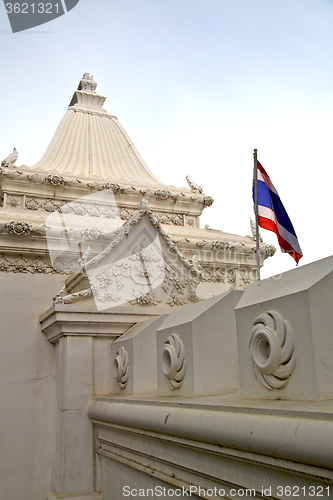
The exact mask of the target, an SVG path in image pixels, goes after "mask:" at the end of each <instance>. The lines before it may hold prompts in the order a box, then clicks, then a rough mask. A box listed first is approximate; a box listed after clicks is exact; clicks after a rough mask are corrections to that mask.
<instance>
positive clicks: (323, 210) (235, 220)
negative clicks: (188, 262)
mask: <svg viewBox="0 0 333 500" xmlns="http://www.w3.org/2000/svg"><path fill="white" fill-rule="evenodd" d="M0 44H1V52H0V54H1V55H0V61H1V67H2V104H1V120H0V137H1V139H0V156H1V159H3V158H4V157H5V156H7V154H8V153H9V152H11V150H12V148H13V147H16V148H17V149H18V151H19V154H20V156H19V160H18V161H17V163H18V164H19V165H20V164H22V163H25V164H26V165H32V164H33V163H35V162H36V161H37V160H38V159H39V158H40V157H41V156H42V154H43V153H44V150H45V149H46V147H47V145H48V143H49V141H50V140H51V137H52V135H53V133H54V131H55V129H56V127H57V125H58V123H59V121H60V119H61V117H62V116H63V114H64V113H65V111H66V108H67V106H68V104H69V101H70V99H71V96H72V94H73V92H74V90H75V89H76V87H77V84H78V82H79V80H80V78H81V76H82V74H83V73H84V72H90V73H92V74H93V75H94V78H95V80H96V81H97V83H98V87H97V91H98V92H99V93H101V94H103V95H105V96H106V97H107V101H106V103H105V106H104V107H105V108H106V109H107V110H108V111H109V112H111V113H113V114H115V115H116V116H118V118H119V120H120V122H121V123H122V124H123V125H124V127H125V128H126V130H127V132H128V133H129V135H130V136H131V138H132V139H133V141H134V143H135V144H136V146H137V148H138V149H139V151H140V153H141V155H142V156H143V157H144V159H145V161H146V162H147V163H148V165H149V167H150V169H151V170H152V171H153V172H154V174H155V175H156V176H157V177H159V178H160V179H161V180H162V181H164V182H166V183H172V184H176V185H180V186H182V185H186V181H185V176H186V175H187V174H189V175H190V177H191V178H192V179H193V180H194V181H196V182H197V183H199V184H200V185H202V186H203V188H204V191H205V193H207V194H209V195H211V196H213V197H214V198H215V203H214V205H213V206H212V207H211V208H207V209H206V210H205V211H204V215H203V217H202V222H201V225H202V226H204V224H209V225H210V227H213V228H217V229H223V230H225V231H228V232H234V233H238V234H249V232H250V226H249V218H250V216H252V201H251V179H252V151H253V149H254V148H258V157H259V159H260V161H261V162H262V164H263V166H264V167H265V168H266V170H267V171H268V173H269V175H270V176H271V179H272V181H273V183H274V184H275V186H276V188H277V190H278V191H279V194H280V196H281V199H282V201H283V203H284V204H285V207H286V209H287V211H288V213H289V216H290V218H291V220H292V222H293V224H294V227H295V230H296V232H297V234H298V237H299V241H300V245H301V247H302V250H303V253H304V257H303V259H301V261H300V265H302V264H305V263H308V262H311V261H313V260H316V259H318V258H322V257H325V256H327V255H331V254H332V253H333V252H332V248H333V245H332V243H333V236H332V232H331V231H330V229H328V224H329V223H330V218H331V212H332V210H331V198H332V193H331V183H332V168H333V159H332V158H333V151H332V128H333V127H332V125H333V123H332V113H333V69H332V54H333V0H177V1H175V0H97V1H95V2H93V1H91V0H80V2H79V4H78V5H77V6H76V7H75V8H74V9H73V10H71V11H70V12H69V13H67V14H66V15H64V16H62V17H60V18H58V19H56V20H54V21H52V22H50V23H48V24H45V25H42V26H39V27H37V28H35V29H32V30H29V31H27V32H22V33H16V34H12V33H11V31H10V25H9V21H8V19H7V17H6V13H5V9H4V7H1V6H0ZM262 234H263V236H264V239H265V241H267V242H272V243H275V244H276V245H277V241H276V238H275V236H274V235H273V234H272V233H269V232H267V231H262ZM278 252H279V251H278ZM266 262H267V264H266V265H265V268H264V272H263V275H264V276H268V275H272V274H275V273H278V272H281V271H284V270H287V269H291V268H293V267H294V263H293V260H292V259H291V257H289V256H288V255H279V256H278V257H274V258H272V259H269V260H268V261H266Z"/></svg>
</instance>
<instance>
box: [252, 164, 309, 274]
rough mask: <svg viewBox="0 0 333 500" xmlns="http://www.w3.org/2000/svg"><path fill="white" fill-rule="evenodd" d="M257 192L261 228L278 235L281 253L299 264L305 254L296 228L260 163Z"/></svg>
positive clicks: (258, 165) (258, 166)
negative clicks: (289, 256) (287, 254)
mask: <svg viewBox="0 0 333 500" xmlns="http://www.w3.org/2000/svg"><path fill="white" fill-rule="evenodd" d="M257 190H258V224H259V226H260V227H262V228H263V229H268V230H269V231H273V232H274V233H276V235H277V237H278V240H279V245H280V247H281V251H282V252H285V253H289V254H290V255H291V256H292V257H293V258H294V259H295V261H296V264H298V261H299V259H300V258H301V257H302V255H303V254H302V250H301V248H300V246H299V243H298V240H297V236H296V233H295V230H294V227H293V225H292V223H291V221H290V219H289V217H288V214H287V212H286V210H285V208H284V206H283V204H282V202H281V200H280V197H279V194H278V192H277V191H276V189H275V187H274V185H273V183H272V181H271V180H270V178H269V176H268V175H267V172H266V171H265V169H264V168H263V166H262V165H261V164H260V163H259V161H257ZM253 199H254V201H255V190H253Z"/></svg>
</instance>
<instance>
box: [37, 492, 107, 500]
mask: <svg viewBox="0 0 333 500" xmlns="http://www.w3.org/2000/svg"><path fill="white" fill-rule="evenodd" d="M46 500H103V495H102V494H101V493H97V492H93V493H80V494H78V495H66V496H62V495H58V493H56V492H55V491H50V493H48V494H47V495H46Z"/></svg>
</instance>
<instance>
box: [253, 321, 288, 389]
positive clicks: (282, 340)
mask: <svg viewBox="0 0 333 500" xmlns="http://www.w3.org/2000/svg"><path fill="white" fill-rule="evenodd" d="M253 324H254V327H253V328H252V331H251V336H250V350H251V356H252V360H253V366H254V372H255V375H256V377H257V379H258V380H259V382H260V383H261V385H263V386H264V387H265V388H266V389H269V390H273V389H281V388H282V387H284V386H285V385H286V384H287V383H288V381H289V377H290V375H291V374H292V372H293V371H294V369H295V365H296V353H295V342H294V334H293V332H292V330H291V328H290V325H289V324H288V322H287V321H284V319H283V318H282V317H281V316H280V314H279V313H277V312H274V311H268V312H267V313H264V314H261V315H260V316H258V318H257V319H256V320H255V321H254V323H253Z"/></svg>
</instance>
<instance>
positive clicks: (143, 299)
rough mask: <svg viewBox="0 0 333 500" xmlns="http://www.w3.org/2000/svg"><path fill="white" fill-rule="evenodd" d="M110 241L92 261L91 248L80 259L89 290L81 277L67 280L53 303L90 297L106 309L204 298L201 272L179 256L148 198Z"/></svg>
mask: <svg viewBox="0 0 333 500" xmlns="http://www.w3.org/2000/svg"><path fill="white" fill-rule="evenodd" d="M109 240H110V243H109V244H108V245H107V246H106V248H104V250H102V251H101V252H100V253H98V254H97V255H95V256H94V257H92V258H89V250H90V249H89V248H88V250H87V251H86V252H85V254H84V255H83V256H82V258H81V266H82V270H83V272H84V273H85V279H84V280H83V281H84V282H85V283H86V284H87V285H88V286H87V287H86V288H85V287H83V286H82V278H81V279H79V278H76V279H73V278H71V279H69V280H67V285H66V286H65V287H64V289H63V290H62V291H61V293H59V294H58V295H57V296H56V297H55V299H54V301H55V303H69V302H73V301H76V300H78V299H82V297H87V296H91V297H93V300H94V302H95V305H96V307H97V309H98V310H103V309H108V308H110V307H113V306H120V305H125V304H126V305H142V306H154V305H164V306H167V307H172V306H183V305H185V304H187V303H188V302H197V301H198V300H200V299H199V297H198V295H197V293H196V288H197V286H198V284H199V282H200V275H201V272H200V271H199V270H198V269H196V268H195V267H194V265H193V264H191V263H190V262H189V261H188V260H187V259H186V258H185V257H184V256H183V255H182V254H181V253H180V252H179V250H178V249H177V246H176V245H175V243H173V241H172V239H171V238H170V237H169V236H168V235H167V234H166V232H165V231H164V229H163V228H162V225H161V223H160V222H159V221H158V219H157V218H156V217H155V215H154V214H153V213H152V212H151V210H150V207H149V204H148V202H147V201H146V200H145V199H142V200H141V202H140V203H139V204H138V209H137V211H136V212H135V213H134V214H133V215H132V216H131V217H130V219H129V220H128V221H127V222H126V223H125V224H123V225H122V226H121V227H120V228H118V229H116V230H115V231H114V232H113V233H111V234H110V235H109ZM69 283H71V285H69ZM73 283H74V285H73ZM68 292H70V293H68Z"/></svg>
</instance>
